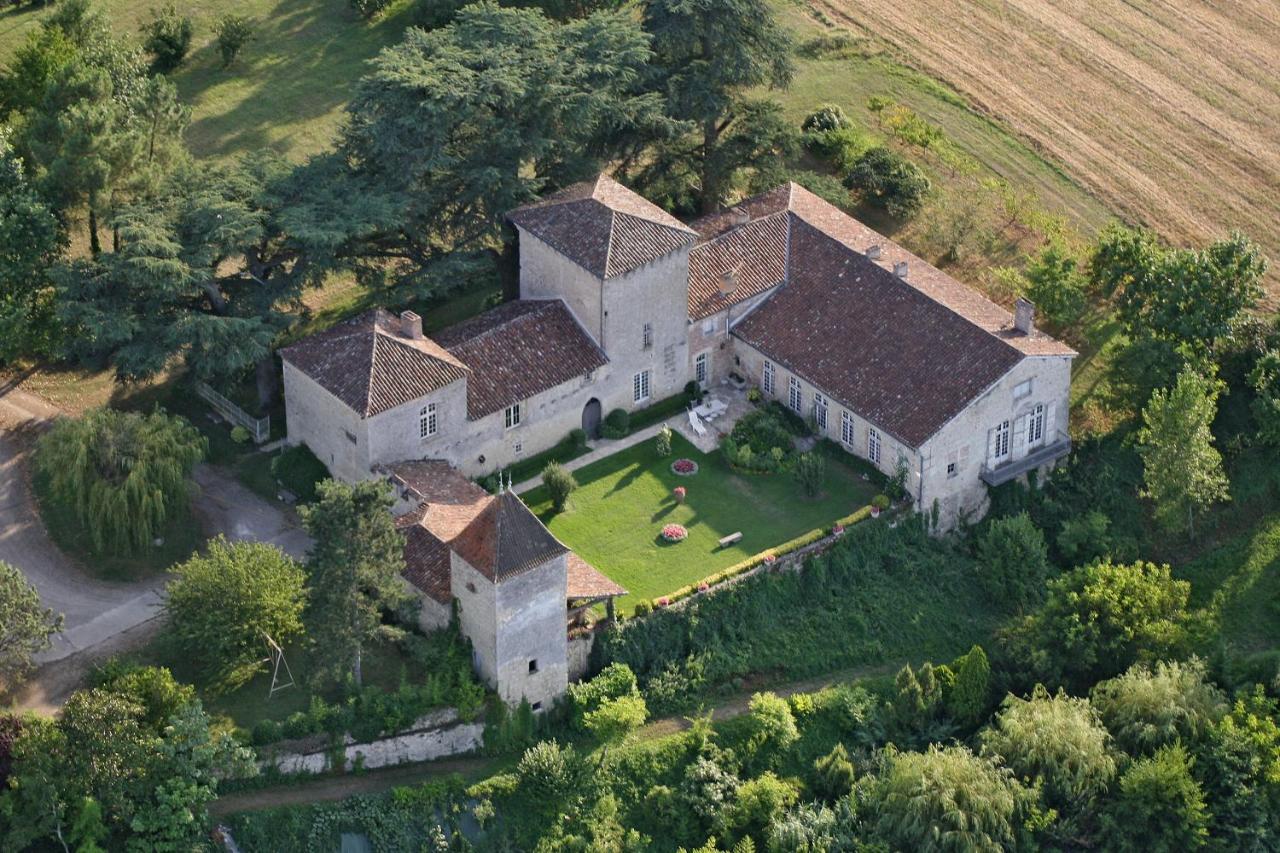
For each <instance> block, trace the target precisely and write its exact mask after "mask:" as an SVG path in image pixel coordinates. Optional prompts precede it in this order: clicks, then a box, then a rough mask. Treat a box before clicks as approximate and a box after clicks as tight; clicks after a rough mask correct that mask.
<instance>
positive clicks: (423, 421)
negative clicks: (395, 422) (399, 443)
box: [418, 403, 440, 438]
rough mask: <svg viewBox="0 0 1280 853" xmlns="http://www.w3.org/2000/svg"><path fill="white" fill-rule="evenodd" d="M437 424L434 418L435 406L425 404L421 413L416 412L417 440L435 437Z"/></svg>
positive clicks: (437, 421) (433, 404)
mask: <svg viewBox="0 0 1280 853" xmlns="http://www.w3.org/2000/svg"><path fill="white" fill-rule="evenodd" d="M439 424H440V422H439V419H438V418H437V417H436V404H435V403H427V404H426V405H425V406H423V407H422V411H420V412H418V438H430V437H431V436H433V435H435V434H436V428H437V427H438V426H439Z"/></svg>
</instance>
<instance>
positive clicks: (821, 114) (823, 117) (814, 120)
mask: <svg viewBox="0 0 1280 853" xmlns="http://www.w3.org/2000/svg"><path fill="white" fill-rule="evenodd" d="M846 127H853V122H851V121H849V116H847V115H845V112H844V108H842V107H841V106H840V105H839V104H823V105H822V106H820V107H818V108H817V109H816V110H814V111H813V112H811V113H809V114H808V115H807V116H805V118H804V121H803V122H802V123H801V124H800V129H801V130H803V131H804V132H805V133H812V132H815V131H817V132H821V131H827V130H840V129H841V128H846Z"/></svg>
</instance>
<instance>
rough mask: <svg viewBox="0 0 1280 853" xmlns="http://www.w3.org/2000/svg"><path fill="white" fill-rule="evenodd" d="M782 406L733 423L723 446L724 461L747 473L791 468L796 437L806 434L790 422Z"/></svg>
mask: <svg viewBox="0 0 1280 853" xmlns="http://www.w3.org/2000/svg"><path fill="white" fill-rule="evenodd" d="M781 411H785V410H783V409H782V407H781V406H774V405H772V404H771V405H770V406H767V407H765V408H763V409H759V410H757V411H754V412H751V413H750V414H748V415H747V416H746V417H744V418H742V419H741V420H739V421H738V422H737V423H736V424H734V427H733V431H732V432H730V433H729V435H727V436H725V438H724V439H723V440H722V441H721V443H720V448H721V450H722V451H723V452H724V455H725V458H726V459H728V460H729V461H730V462H731V463H732V464H734V465H736V466H737V467H739V468H742V469H744V470H747V471H759V472H771V471H779V470H783V469H785V468H786V467H788V466H789V464H790V462H791V459H792V457H793V456H794V455H795V435H797V434H798V433H799V432H800V431H803V429H804V426H803V422H801V423H800V425H799V428H798V430H797V427H796V425H795V424H793V423H791V422H789V421H788V420H787V419H786V418H785V417H784V416H783V415H782V414H781Z"/></svg>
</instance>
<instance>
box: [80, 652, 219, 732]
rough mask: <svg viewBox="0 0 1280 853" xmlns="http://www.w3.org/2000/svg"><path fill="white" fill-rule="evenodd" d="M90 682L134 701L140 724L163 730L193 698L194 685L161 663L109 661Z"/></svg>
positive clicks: (153, 729) (115, 694) (194, 696)
mask: <svg viewBox="0 0 1280 853" xmlns="http://www.w3.org/2000/svg"><path fill="white" fill-rule="evenodd" d="M90 686H91V687H94V688H97V689H101V690H105V691H107V692H108V693H111V694H112V695H114V696H118V697H120V698H121V699H124V700H125V701H128V702H132V703H133V704H135V705H137V707H138V708H139V709H140V714H139V717H138V722H139V724H141V725H142V726H143V728H145V729H147V730H149V731H154V732H160V731H163V730H164V727H165V726H166V725H168V723H169V720H170V719H172V718H173V717H174V716H175V715H177V714H179V713H181V712H182V711H183V709H185V708H186V707H187V706H188V705H190V704H191V703H192V702H194V701H195V700H196V689H195V688H194V687H192V686H191V685H190V684H182V683H181V682H179V681H178V680H177V679H175V678H174V677H173V673H172V672H170V671H169V670H168V669H167V668H166V667H162V666H137V665H133V664H125V663H120V662H118V661H109V662H108V663H107V665H106V666H104V667H103V668H102V669H100V670H99V671H98V672H97V673H95V674H94V677H93V678H91V679H90Z"/></svg>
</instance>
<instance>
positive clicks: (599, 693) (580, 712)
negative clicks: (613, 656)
mask: <svg viewBox="0 0 1280 853" xmlns="http://www.w3.org/2000/svg"><path fill="white" fill-rule="evenodd" d="M639 695H640V688H639V686H638V685H637V683H636V674H635V673H634V672H632V671H631V667H629V666H627V665H626V664H625V663H611V664H609V665H608V666H606V667H605V668H604V669H602V670H600V672H599V674H597V675H596V677H595V678H593V679H591V680H590V681H582V682H579V683H577V684H570V685H569V703H570V724H571V725H572V726H573V727H574V728H575V729H579V730H581V729H583V728H584V727H585V721H586V716H587V714H589V713H591V712H592V711H594V710H596V709H597V708H599V707H600V706H601V705H602V704H603V703H604V702H605V701H607V700H609V699H619V698H621V697H623V696H639Z"/></svg>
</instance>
